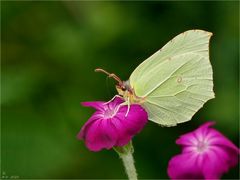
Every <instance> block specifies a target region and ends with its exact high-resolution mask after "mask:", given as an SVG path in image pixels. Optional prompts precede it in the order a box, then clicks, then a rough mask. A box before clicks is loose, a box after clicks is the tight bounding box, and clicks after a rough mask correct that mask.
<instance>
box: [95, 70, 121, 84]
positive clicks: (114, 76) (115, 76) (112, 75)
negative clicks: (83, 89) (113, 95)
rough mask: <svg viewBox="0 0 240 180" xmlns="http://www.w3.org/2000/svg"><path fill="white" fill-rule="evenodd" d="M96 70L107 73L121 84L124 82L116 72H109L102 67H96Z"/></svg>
mask: <svg viewBox="0 0 240 180" xmlns="http://www.w3.org/2000/svg"><path fill="white" fill-rule="evenodd" d="M95 72H102V73H104V74H107V75H108V77H112V78H113V79H115V80H116V81H117V82H118V83H119V85H122V84H123V82H122V80H121V79H120V78H119V77H118V76H117V75H116V74H113V73H109V72H107V71H105V70H104V69H101V68H97V69H95Z"/></svg>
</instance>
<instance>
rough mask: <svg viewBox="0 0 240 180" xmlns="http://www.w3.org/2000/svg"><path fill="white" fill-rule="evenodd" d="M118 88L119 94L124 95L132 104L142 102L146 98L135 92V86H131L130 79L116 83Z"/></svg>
mask: <svg viewBox="0 0 240 180" xmlns="http://www.w3.org/2000/svg"><path fill="white" fill-rule="evenodd" d="M116 89H117V92H118V94H119V95H120V96H122V97H123V98H124V100H125V101H130V103H131V104H142V103H143V102H144V98H141V97H138V96H137V95H136V94H135V91H134V88H132V87H131V85H130V83H129V80H127V81H123V82H122V84H118V85H116Z"/></svg>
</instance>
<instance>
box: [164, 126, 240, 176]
mask: <svg viewBox="0 0 240 180" xmlns="http://www.w3.org/2000/svg"><path fill="white" fill-rule="evenodd" d="M213 124H214V123H213V122H208V123H205V124H203V125H202V126H200V127H199V128H198V129H196V130H195V131H193V132H190V133H187V134H184V135H182V136H180V138H179V139H177V141H176V143H177V144H179V145H181V146H182V153H181V154H179V155H177V156H175V157H173V158H172V159H171V160H170V161H169V164H168V175H169V177H170V178H171V179H199V178H200V179H203V178H204V179H219V178H221V176H222V175H223V173H226V172H228V170H229V169H230V168H232V167H234V166H236V164H237V163H238V158H239V152H240V151H239V149H238V148H237V147H236V146H235V145H234V144H233V143H232V142H231V141H230V140H228V139H227V138H226V137H225V136H224V135H223V134H221V133H220V132H219V131H217V130H215V129H213V128H211V127H210V126H212V125H213Z"/></svg>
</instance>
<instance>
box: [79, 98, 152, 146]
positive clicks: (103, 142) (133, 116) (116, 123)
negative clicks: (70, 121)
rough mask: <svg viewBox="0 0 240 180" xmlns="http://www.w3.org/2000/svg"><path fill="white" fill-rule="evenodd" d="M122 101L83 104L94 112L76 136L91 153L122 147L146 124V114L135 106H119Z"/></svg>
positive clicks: (119, 99)
mask: <svg viewBox="0 0 240 180" xmlns="http://www.w3.org/2000/svg"><path fill="white" fill-rule="evenodd" d="M123 102H124V101H123V100H122V99H121V98H118V97H117V98H115V99H114V100H113V101H111V102H109V103H105V102H101V101H98V102H84V103H82V105H83V106H87V107H93V108H95V109H96V112H95V113H94V114H93V115H92V117H90V119H89V120H88V121H87V123H86V124H85V125H84V126H83V127H82V129H81V131H80V132H79V134H78V136H77V137H78V139H81V140H84V141H85V144H86V146H87V147H88V149H89V150H91V151H100V150H101V149H104V148H105V149H111V148H112V147H114V146H124V145H126V144H127V143H129V141H130V140H131V139H132V138H133V136H134V135H135V134H137V133H139V132H140V131H141V130H142V128H143V127H144V126H145V124H146V123H147V119H148V117H147V112H146V111H145V110H144V109H143V108H142V107H141V106H140V105H137V104H133V105H131V106H130V109H129V112H128V114H127V109H128V106H127V105H124V106H119V105H120V104H121V103H123Z"/></svg>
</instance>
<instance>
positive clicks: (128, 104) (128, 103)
mask: <svg viewBox="0 0 240 180" xmlns="http://www.w3.org/2000/svg"><path fill="white" fill-rule="evenodd" d="M127 106H128V108H127V112H126V114H125V117H127V116H128V113H129V110H130V100H129V97H128V98H127Z"/></svg>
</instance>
